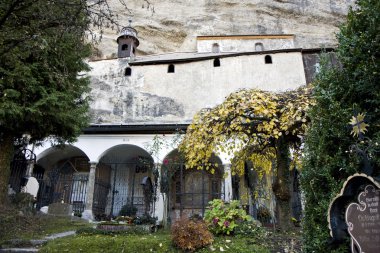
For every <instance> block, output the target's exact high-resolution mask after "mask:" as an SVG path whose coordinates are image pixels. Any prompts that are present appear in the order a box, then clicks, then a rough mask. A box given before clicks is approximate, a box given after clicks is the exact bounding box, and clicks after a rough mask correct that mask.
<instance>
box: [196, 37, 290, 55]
mask: <svg viewBox="0 0 380 253" xmlns="http://www.w3.org/2000/svg"><path fill="white" fill-rule="evenodd" d="M215 43H217V44H218V45H219V49H220V52H252V51H256V50H255V44H256V43H262V44H263V46H264V50H277V49H289V48H294V40H293V38H291V39H278V38H276V39H266V38H262V39H198V40H197V51H198V52H200V53H205V52H212V45H213V44H215Z"/></svg>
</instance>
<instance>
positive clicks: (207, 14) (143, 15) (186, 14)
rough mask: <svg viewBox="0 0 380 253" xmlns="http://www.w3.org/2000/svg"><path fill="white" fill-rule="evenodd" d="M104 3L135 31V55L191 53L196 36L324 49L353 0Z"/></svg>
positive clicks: (110, 49) (110, 45)
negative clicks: (279, 38) (269, 38)
mask: <svg viewBox="0 0 380 253" xmlns="http://www.w3.org/2000/svg"><path fill="white" fill-rule="evenodd" d="M125 1H126V3H127V5H128V8H129V9H130V10H131V11H130V12H128V11H127V10H126V9H125V8H124V7H123V6H122V5H120V3H119V0H110V3H111V7H112V9H113V10H114V11H115V12H116V13H117V15H118V17H119V20H120V23H122V24H125V25H128V20H129V19H132V20H133V26H134V27H135V28H136V29H137V30H138V32H139V37H140V42H141V43H140V46H139V48H138V52H137V53H138V54H140V55H144V54H157V53H163V52H179V51H195V50H196V41H195V40H196V36H201V35H243V34H294V35H296V40H295V46H296V47H302V48H312V47H323V46H325V47H330V46H334V45H335V44H336V39H335V33H336V32H337V31H338V27H339V25H340V24H341V23H342V22H344V20H345V17H346V14H347V12H348V9H349V6H350V5H352V4H353V2H354V0H191V1H190V0H149V2H148V3H151V5H150V6H148V4H147V2H146V1H143V0H125ZM153 8H154V11H153ZM104 32H105V33H104V34H103V40H102V42H101V43H100V44H99V46H98V47H99V49H100V50H101V52H102V57H103V58H106V57H110V56H111V55H112V53H115V52H116V48H117V47H116V42H115V38H116V36H117V34H116V31H115V30H111V29H106V30H105V31H104Z"/></svg>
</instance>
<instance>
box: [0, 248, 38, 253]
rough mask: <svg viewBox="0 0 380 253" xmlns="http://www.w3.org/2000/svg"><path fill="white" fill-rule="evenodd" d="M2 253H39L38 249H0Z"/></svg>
mask: <svg viewBox="0 0 380 253" xmlns="http://www.w3.org/2000/svg"><path fill="white" fill-rule="evenodd" d="M0 252H1V253H11V252H12V253H25V252H38V249H36V248H8V249H0Z"/></svg>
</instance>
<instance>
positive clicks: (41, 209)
mask: <svg viewBox="0 0 380 253" xmlns="http://www.w3.org/2000/svg"><path fill="white" fill-rule="evenodd" d="M40 212H41V213H44V214H48V213H49V207H48V206H43V207H41V208H40Z"/></svg>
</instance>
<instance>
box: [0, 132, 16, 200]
mask: <svg viewBox="0 0 380 253" xmlns="http://www.w3.org/2000/svg"><path fill="white" fill-rule="evenodd" d="M0 138H1V137H0ZM13 144H14V143H13V136H12V135H11V134H8V133H3V136H2V138H1V140H0V203H1V204H4V203H6V202H7V201H8V183H9V177H10V175H11V169H10V164H11V160H12V155H13V149H14V148H13Z"/></svg>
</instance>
